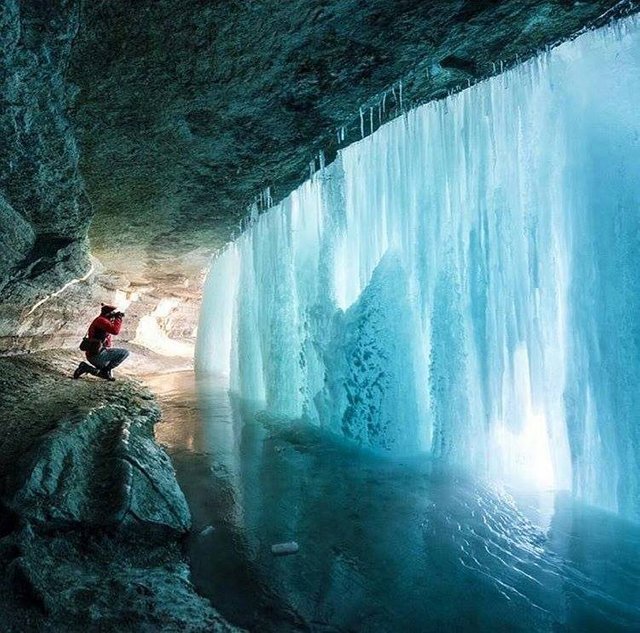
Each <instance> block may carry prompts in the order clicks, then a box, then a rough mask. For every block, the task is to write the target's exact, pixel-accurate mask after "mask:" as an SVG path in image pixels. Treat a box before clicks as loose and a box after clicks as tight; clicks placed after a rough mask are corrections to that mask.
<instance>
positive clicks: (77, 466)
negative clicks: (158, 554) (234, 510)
mask: <svg viewBox="0 0 640 633" xmlns="http://www.w3.org/2000/svg"><path fill="white" fill-rule="evenodd" d="M148 411H150V414H151V415H152V416H153V417H154V418H157V411H155V410H148ZM138 416H140V413H138ZM144 425H145V420H144V418H141V417H137V416H136V413H132V412H129V411H127V410H126V409H125V408H124V407H122V406H120V405H114V404H111V405H104V406H101V407H99V408H97V409H96V410H93V411H90V412H88V413H87V414H86V415H82V414H78V415H76V416H74V417H72V418H70V419H68V420H66V421H64V422H62V423H61V424H60V425H59V426H58V427H57V428H56V429H55V430H54V431H51V432H50V433H48V434H47V435H45V436H44V437H42V438H41V439H40V440H39V441H38V442H37V443H36V444H35V445H34V446H33V447H32V449H31V450H30V452H29V453H28V454H27V455H25V456H24V457H23V458H21V459H20V461H19V462H18V464H17V465H16V468H15V469H14V470H13V471H12V472H11V474H10V476H9V478H8V481H7V495H6V497H5V499H6V501H5V502H6V504H7V506H8V507H9V508H10V509H11V510H13V511H14V512H16V513H18V514H20V516H22V517H23V518H25V519H26V520H28V521H29V522H31V523H33V524H37V525H40V526H44V525H46V526H48V527H49V528H51V527H53V526H55V527H58V528H59V527H82V528H86V527H91V528H93V527H97V526H102V527H107V526H108V527H112V528H114V527H117V528H122V529H125V530H129V531H132V532H136V533H140V532H144V534H145V536H147V537H150V536H155V537H159V538H163V537H167V536H170V535H171V534H173V535H174V536H179V535H181V534H183V533H185V532H186V531H187V530H188V529H189V526H190V515H189V510H188V508H187V504H186V501H185V499H184V495H183V494H182V491H181V490H180V488H179V487H178V484H177V482H176V480H175V474H174V471H173V467H172V466H171V462H170V461H169V458H168V457H167V455H166V454H165V453H164V451H163V450H162V449H161V448H160V447H159V446H158V445H157V444H156V443H155V442H154V441H153V439H152V438H150V437H145V434H146V431H145V430H144V428H142V427H144Z"/></svg>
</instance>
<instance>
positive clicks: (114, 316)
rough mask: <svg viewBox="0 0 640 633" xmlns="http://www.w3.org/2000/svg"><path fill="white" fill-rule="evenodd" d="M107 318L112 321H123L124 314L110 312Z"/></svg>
mask: <svg viewBox="0 0 640 633" xmlns="http://www.w3.org/2000/svg"><path fill="white" fill-rule="evenodd" d="M109 316H110V317H112V318H114V319H117V318H120V319H124V312H112V313H111V314H110V315H109Z"/></svg>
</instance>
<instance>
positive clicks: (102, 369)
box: [73, 304, 129, 380]
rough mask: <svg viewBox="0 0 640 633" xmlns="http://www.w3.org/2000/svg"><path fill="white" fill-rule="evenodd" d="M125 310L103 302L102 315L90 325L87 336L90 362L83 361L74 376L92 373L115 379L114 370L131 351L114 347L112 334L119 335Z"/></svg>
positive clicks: (78, 376)
mask: <svg viewBox="0 0 640 633" xmlns="http://www.w3.org/2000/svg"><path fill="white" fill-rule="evenodd" d="M123 318H124V313H123V312H118V310H117V308H116V307H115V306H109V305H105V304H102V309H101V310H100V316H98V317H96V318H95V319H94V320H93V321H92V322H91V325H90V326H89V331H88V332H87V336H86V337H85V341H86V343H87V346H86V348H84V347H81V349H86V352H85V354H86V357H87V360H88V361H89V363H91V365H89V363H85V362H84V361H82V362H81V363H80V364H79V365H78V368H77V369H76V370H75V372H74V373H73V377H74V378H80V376H82V375H83V374H92V375H94V376H99V377H100V378H104V379H105V380H115V378H114V377H113V370H114V369H115V368H116V367H117V366H118V365H120V364H121V363H122V362H123V361H124V360H126V358H127V357H128V356H129V351H128V350H126V349H122V348H119V347H112V340H111V337H112V336H117V335H118V334H119V333H120V328H122V319H123Z"/></svg>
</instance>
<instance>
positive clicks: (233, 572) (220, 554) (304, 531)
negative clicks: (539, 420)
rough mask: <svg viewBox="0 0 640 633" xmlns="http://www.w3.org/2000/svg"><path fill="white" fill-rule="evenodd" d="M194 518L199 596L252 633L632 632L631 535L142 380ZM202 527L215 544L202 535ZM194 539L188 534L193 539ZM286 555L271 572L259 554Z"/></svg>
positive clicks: (218, 392) (636, 574)
mask: <svg viewBox="0 0 640 633" xmlns="http://www.w3.org/2000/svg"><path fill="white" fill-rule="evenodd" d="M149 382H150V384H151V387H152V388H153V389H154V390H155V391H156V393H158V394H159V395H160V397H161V402H162V405H163V408H164V422H163V423H161V424H160V425H158V427H157V434H158V438H159V440H160V441H161V442H163V443H164V444H166V445H167V446H168V447H169V449H170V452H171V453H172V456H173V458H174V463H175V465H176V469H177V472H178V477H179V480H180V484H181V486H182V487H183V490H184V491H185V494H186V496H187V499H188V500H189V503H190V506H191V509H192V512H193V517H194V535H193V537H192V538H191V540H190V543H189V547H190V553H191V559H192V569H193V579H194V582H195V583H196V585H197V586H198V588H199V590H200V591H201V592H202V593H203V594H205V595H207V596H208V597H210V598H211V600H212V602H213V603H214V604H215V605H216V606H217V607H218V608H219V609H220V611H221V612H222V613H223V614H224V615H225V616H226V617H228V618H229V619H230V620H231V621H233V622H235V623H237V624H239V625H242V626H245V627H247V628H249V629H251V630H259V631H367V632H368V631H560V630H561V631H580V632H583V631H637V630H640V553H639V551H640V550H639V546H640V526H638V525H635V524H631V523H629V522H625V521H623V520H621V519H619V518H617V517H615V516H613V515H610V514H607V513H604V512H601V511H599V510H596V509H593V508H589V507H586V506H584V505H579V504H576V503H574V502H573V501H572V499H571V498H570V497H568V496H557V497H556V496H555V495H552V494H547V495H539V494H538V495H529V496H526V495H523V494H518V495H515V494H514V493H508V492H506V491H504V490H502V489H498V488H492V487H490V486H488V485H485V484H482V483H480V482H477V481H473V480H470V479H468V478H466V477H465V476H464V475H462V474H460V473H454V472H451V471H442V470H440V469H438V468H437V467H435V466H434V465H433V464H432V463H431V462H429V461H428V460H427V459H425V458H420V459H415V460H403V461H402V462H398V461H391V460H386V459H382V458H380V456H378V455H376V454H373V453H370V452H366V451H362V450H359V449H357V448H355V447H353V446H351V445H349V444H346V443H344V442H343V441H342V440H340V439H336V438H334V437H332V436H327V435H326V434H324V433H323V432H321V431H319V430H318V429H315V428H313V427H310V426H307V425H305V424H303V423H299V424H295V425H286V426H285V425H282V424H281V423H279V422H278V421H277V420H273V419H270V418H268V417H265V416H262V415H260V414H258V415H256V414H254V413H251V412H248V411H247V409H246V408H245V407H242V406H241V405H240V404H239V403H237V402H234V401H232V400H231V399H230V398H229V396H228V394H227V393H226V391H225V390H224V388H223V387H222V386H218V387H216V386H212V385H211V382H210V381H208V384H207V385H206V386H202V387H201V388H196V384H195V381H194V378H193V375H192V374H188V373H184V374H178V375H172V376H161V377H154V378H151V379H149ZM209 525H211V526H213V528H214V529H213V530H211V529H205V528H207V526H209ZM203 530H204V532H203V533H202V531H203ZM287 540H296V541H298V543H299V544H300V553H299V554H297V555H295V556H290V557H285V558H274V557H273V556H272V555H271V552H270V547H271V545H272V544H273V543H276V542H280V541H287Z"/></svg>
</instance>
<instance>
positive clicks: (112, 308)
mask: <svg viewBox="0 0 640 633" xmlns="http://www.w3.org/2000/svg"><path fill="white" fill-rule="evenodd" d="M101 305H102V308H100V315H101V316H106V315H107V314H110V313H111V312H115V311H116V310H117V308H116V306H110V305H107V304H106V303H103V304H101Z"/></svg>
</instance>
